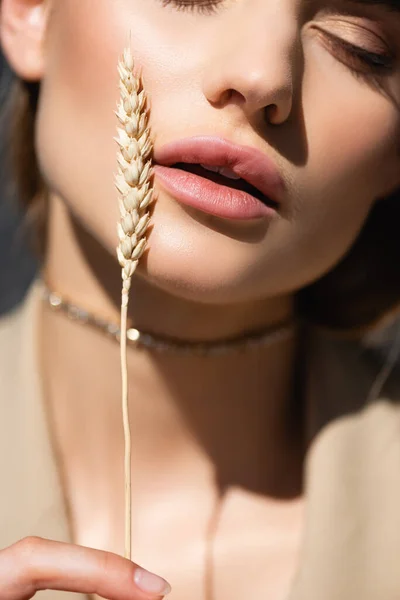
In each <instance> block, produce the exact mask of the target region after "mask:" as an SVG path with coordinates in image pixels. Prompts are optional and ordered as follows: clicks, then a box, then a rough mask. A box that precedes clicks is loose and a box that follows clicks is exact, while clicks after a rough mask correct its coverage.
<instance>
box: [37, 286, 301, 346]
mask: <svg viewBox="0 0 400 600" xmlns="http://www.w3.org/2000/svg"><path fill="white" fill-rule="evenodd" d="M43 298H44V300H45V301H46V302H47V304H48V305H49V306H50V308H51V309H52V310H54V311H59V312H62V313H64V314H66V315H67V317H68V318H69V319H71V320H72V321H76V322H79V323H82V324H85V325H89V326H92V327H94V328H95V329H98V330H99V331H101V332H103V333H104V334H105V335H107V336H108V337H111V338H114V339H115V340H116V341H117V342H119V339H120V333H121V330H120V326H119V325H118V324H117V323H113V322H110V321H106V320H105V319H102V318H100V317H98V316H96V315H94V314H93V313H91V312H89V311H88V310H86V309H85V308H82V307H80V306H77V305H76V304H75V303H73V302H71V301H69V300H67V299H65V298H64V297H63V296H62V295H61V294H59V293H57V292H54V291H52V290H50V289H49V288H48V287H47V285H46V284H45V283H43ZM295 325H296V321H295V320H294V319H291V320H288V321H286V322H283V323H280V324H278V325H274V326H273V327H269V328H267V329H264V330H261V331H257V332H252V333H250V334H246V335H244V336H240V337H237V338H232V339H227V340H222V341H211V342H186V341H181V340H176V339H172V338H165V337H159V336H155V335H154V334H152V333H149V332H144V331H139V330H138V329H136V328H134V327H131V328H129V329H128V330H127V342H128V343H129V345H131V346H134V347H140V346H141V347H144V348H147V349H148V350H155V351H157V352H173V353H181V354H194V355H198V356H220V355H225V354H230V353H235V352H237V353H244V352H247V351H250V350H254V349H257V348H260V347H265V346H269V345H271V344H274V343H277V342H280V341H282V340H284V339H287V338H289V337H290V336H291V335H293V332H294V330H295Z"/></svg>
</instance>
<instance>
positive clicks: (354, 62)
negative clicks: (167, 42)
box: [161, 0, 394, 79]
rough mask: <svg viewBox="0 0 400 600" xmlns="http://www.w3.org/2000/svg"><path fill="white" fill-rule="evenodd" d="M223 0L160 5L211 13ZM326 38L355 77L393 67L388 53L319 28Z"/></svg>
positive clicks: (167, 1) (182, 0)
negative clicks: (370, 50) (377, 51)
mask: <svg viewBox="0 0 400 600" xmlns="http://www.w3.org/2000/svg"><path fill="white" fill-rule="evenodd" d="M223 1H224V0H161V2H162V5H163V6H164V7H165V6H169V5H172V6H175V7H176V8H177V9H178V10H180V11H188V12H194V11H197V12H200V13H201V14H207V15H210V14H213V13H216V12H217V10H218V6H219V5H220V4H221V3H222V2H223ZM319 31H320V32H321V33H322V34H323V35H324V38H325V41H326V40H327V42H328V45H329V46H330V47H331V48H332V49H333V50H334V51H335V52H336V53H337V54H338V55H339V60H341V61H342V62H343V63H344V64H345V65H346V66H347V68H348V69H349V70H350V71H351V72H352V74H353V75H355V76H356V77H361V78H364V79H365V78H368V77H377V76H383V75H388V74H389V72H390V71H391V70H392V69H393V65H394V58H393V56H391V55H389V54H379V53H376V52H369V51H368V50H366V49H365V48H361V47H359V46H355V45H354V44H351V43H350V42H347V41H346V40H343V39H341V38H339V37H336V36H335V35H332V34H330V33H328V32H327V31H325V30H321V29H320V30H319Z"/></svg>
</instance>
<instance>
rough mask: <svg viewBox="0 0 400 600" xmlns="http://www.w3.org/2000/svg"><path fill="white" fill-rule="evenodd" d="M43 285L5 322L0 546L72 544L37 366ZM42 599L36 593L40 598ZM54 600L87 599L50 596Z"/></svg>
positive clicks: (0, 356) (0, 352) (0, 358)
mask: <svg viewBox="0 0 400 600" xmlns="http://www.w3.org/2000/svg"><path fill="white" fill-rule="evenodd" d="M39 288H40V283H39V282H35V284H34V285H33V286H32V288H31V290H30V291H29V295H28V298H27V300H26V303H25V304H23V305H22V306H21V307H20V308H19V309H18V310H17V311H15V312H14V313H12V314H11V315H10V316H8V317H6V318H5V319H3V321H2V323H1V326H0V328H1V329H0V332H1V340H2V343H1V347H0V373H1V378H0V380H1V382H2V387H1V390H2V391H1V398H0V473H1V482H2V489H1V494H0V514H1V520H0V546H1V547H3V548H4V547H6V546H9V545H11V544H12V543H14V542H16V541H17V540H19V539H21V538H23V537H26V536H31V535H34V536H40V537H44V538H48V539H52V540H57V541H65V542H70V541H71V533H70V530H69V526H68V520H67V516H66V508H65V505H64V500H63V493H62V487H61V482H60V480H59V476H58V471H57V465H56V460H55V456H54V452H53V448H52V445H51V440H50V435H49V431H48V426H47V421H46V411H45V407H44V405H43V402H42V398H43V394H42V390H41V388H40V383H39V372H38V364H37V362H36V360H37V359H36V357H37V355H38V353H37V344H38V320H39V319H38V307H39V293H40V290H39ZM40 595H41V594H38V597H40ZM51 598H52V600H62V599H65V600H67V599H68V598H71V600H72V599H74V600H85V599H87V596H85V595H77V594H66V593H65V592H63V593H62V592H56V591H54V592H51Z"/></svg>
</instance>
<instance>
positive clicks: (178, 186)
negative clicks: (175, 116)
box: [153, 136, 285, 220]
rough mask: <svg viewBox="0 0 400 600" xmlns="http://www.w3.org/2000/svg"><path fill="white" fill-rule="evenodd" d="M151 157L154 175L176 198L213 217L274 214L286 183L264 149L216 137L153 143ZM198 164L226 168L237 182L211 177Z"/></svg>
mask: <svg viewBox="0 0 400 600" xmlns="http://www.w3.org/2000/svg"><path fill="white" fill-rule="evenodd" d="M153 159H154V163H155V164H154V173H155V175H156V176H158V178H159V180H160V183H161V184H162V185H163V186H164V187H165V188H166V189H167V190H169V191H170V192H172V194H173V195H174V196H175V197H176V199H177V200H179V201H180V202H182V203H185V204H187V205H190V206H192V207H194V208H197V209H199V210H201V211H204V212H207V213H210V214H213V215H215V216H218V217H223V218H228V219H236V220H238V219H239V220H244V219H258V218H266V217H269V218H270V217H272V216H273V215H274V214H276V211H275V208H277V207H278V205H279V204H280V201H281V199H282V195H283V192H284V188H285V186H284V182H283V179H282V177H281V176H280V173H279V171H278V169H277V168H276V166H275V165H274V163H273V162H272V161H271V160H270V158H269V157H268V156H267V155H266V154H264V153H263V152H261V151H260V150H258V149H257V148H255V147H252V146H243V145H238V144H235V143H233V142H232V141H230V140H228V139H225V138H221V137H215V136H193V137H189V138H184V139H180V140H175V141H172V142H170V143H168V144H166V145H164V146H162V147H161V148H158V147H157V148H155V149H154V156H153ZM177 163H186V165H187V168H186V165H185V166H184V167H182V168H177V167H179V164H177ZM201 165H206V166H207V167H225V168H227V169H228V170H230V171H233V173H234V174H235V175H236V176H237V177H239V178H240V179H241V181H238V180H232V179H228V178H225V177H222V176H220V175H218V176H217V177H215V176H211V175H210V173H209V171H205V170H203V167H201ZM188 170H189V172H188ZM202 175H204V176H202ZM213 175H214V174H213ZM237 188H241V189H237Z"/></svg>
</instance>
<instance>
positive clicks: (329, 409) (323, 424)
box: [0, 282, 400, 600]
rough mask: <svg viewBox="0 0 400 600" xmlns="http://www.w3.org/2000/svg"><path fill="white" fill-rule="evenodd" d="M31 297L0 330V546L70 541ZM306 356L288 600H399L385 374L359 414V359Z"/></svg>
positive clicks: (393, 447)
mask: <svg viewBox="0 0 400 600" xmlns="http://www.w3.org/2000/svg"><path fill="white" fill-rule="evenodd" d="M39 294H40V282H36V283H35V285H34V286H33V287H32V289H31V291H30V293H29V295H28V297H27V299H26V301H25V302H24V303H23V305H22V306H21V307H20V308H19V309H18V310H17V311H15V312H14V313H13V314H12V315H9V316H7V317H6V318H3V319H2V320H0V390H1V392H0V394H1V396H0V474H1V475H0V477H1V482H2V489H1V493H0V547H5V546H8V545H9V544H11V543H13V542H14V541H16V540H17V539H20V538H22V537H24V536H27V535H40V536H43V537H47V538H51V539H56V540H61V541H70V531H69V527H68V522H67V518H66V511H65V507H64V504H63V498H62V492H61V486H60V481H59V479H58V474H57V468H56V461H55V458H54V455H53V450H52V446H51V442H50V438H49V432H48V428H47V423H46V413H45V410H44V406H43V397H42V394H41V389H40V382H39V381H38V365H37V363H36V360H37V359H36V357H37V352H36V347H37V346H36V344H37V326H38V318H37V307H38V298H39ZM310 348H311V350H312V356H313V357H314V358H313V360H312V362H311V364H310V365H309V367H310V368H309V376H308V380H307V386H306V387H307V390H308V391H307V399H306V402H307V404H308V407H307V414H308V415H309V419H308V429H309V436H310V439H312V443H311V445H310V450H309V453H308V457H307V461H306V465H305V480H306V499H307V511H306V525H305V535H304V540H303V548H302V554H301V559H300V563H299V568H298V573H297V576H296V578H295V581H294V583H293V587H292V592H291V594H290V597H289V599H288V600H358V599H360V600H361V599H362V600H399V599H400V409H399V405H398V403H397V400H398V398H397V397H396V390H397V389H400V385H397V381H396V374H394V376H393V377H392V378H391V380H390V381H389V385H387V386H386V389H387V390H388V391H387V393H386V396H385V397H382V398H379V399H377V400H374V401H372V402H370V403H368V404H366V402H365V399H366V397H367V395H368V390H369V389H370V388H371V385H372V383H373V381H374V379H375V377H376V375H377V372H378V370H379V369H378V367H379V365H377V364H375V363H374V361H372V360H371V357H370V355H369V353H367V352H366V351H365V349H363V348H362V347H360V346H359V345H356V344H354V343H353V344H351V343H348V342H340V341H336V342H334V341H328V340H327V339H325V338H323V337H322V336H321V335H315V336H314V338H313V339H312V340H311V341H310ZM311 367H312V368H311ZM389 390H390V391H389ZM44 596H47V597H48V598H51V599H52V600H61V599H62V598H64V599H66V600H67V599H68V598H71V600H72V598H74V599H75V600H76V599H77V598H78V600H84V596H79V595H76V594H74V595H72V594H71V595H70V594H60V593H56V592H43V593H41V594H38V597H44ZM243 600H247V599H243Z"/></svg>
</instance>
